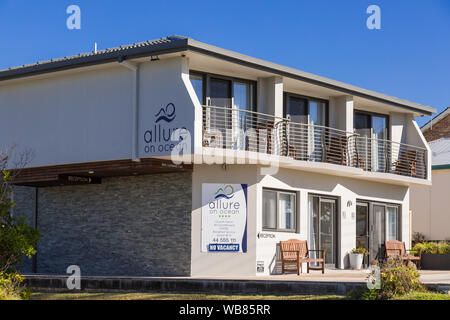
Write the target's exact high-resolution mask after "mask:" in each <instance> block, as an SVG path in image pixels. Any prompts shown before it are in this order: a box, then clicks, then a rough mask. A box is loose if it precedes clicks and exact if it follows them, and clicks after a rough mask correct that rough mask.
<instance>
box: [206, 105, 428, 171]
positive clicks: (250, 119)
mask: <svg viewBox="0 0 450 320" xmlns="http://www.w3.org/2000/svg"><path fill="white" fill-rule="evenodd" d="M203 146H204V147H213V148H223V149H231V150H245V151H254V152H259V153H266V154H273V155H280V156H288V157H291V158H293V159H296V160H302V161H315V162H326V163H332V164H338V165H343V166H351V167H357V168H362V169H363V170H366V171H372V172H387V173H395V174H399V175H405V176H412V177H418V178H423V179H426V174H427V171H426V170H427V163H426V160H427V159H426V149H424V148H420V147H416V146H411V145H407V144H402V143H397V142H393V141H389V140H383V139H375V138H368V137H364V136H361V135H359V134H356V133H353V132H347V131H343V130H339V129H334V128H329V127H324V126H319V125H314V124H308V123H298V122H293V121H291V120H290V119H289V118H281V117H275V116H272V115H268V114H264V113H260V112H253V111H247V110H240V109H237V108H226V107H215V106H203Z"/></svg>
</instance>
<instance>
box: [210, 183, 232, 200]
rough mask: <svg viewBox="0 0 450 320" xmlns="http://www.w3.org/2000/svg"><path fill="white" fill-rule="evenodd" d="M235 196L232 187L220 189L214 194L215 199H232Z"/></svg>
mask: <svg viewBox="0 0 450 320" xmlns="http://www.w3.org/2000/svg"><path fill="white" fill-rule="evenodd" d="M233 196H234V189H233V187H232V186H231V185H227V186H225V188H223V189H222V188H219V189H218V190H217V191H216V193H215V194H214V199H219V198H225V199H231V198H233Z"/></svg>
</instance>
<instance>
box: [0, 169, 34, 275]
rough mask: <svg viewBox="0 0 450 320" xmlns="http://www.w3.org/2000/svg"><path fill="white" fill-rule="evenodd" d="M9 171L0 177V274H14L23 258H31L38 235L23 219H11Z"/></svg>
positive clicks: (12, 204)
mask: <svg viewBox="0 0 450 320" xmlns="http://www.w3.org/2000/svg"><path fill="white" fill-rule="evenodd" d="M11 179H12V176H11V174H10V171H8V170H3V171H2V172H1V175H0V180H1V182H2V185H1V187H0V272H2V273H5V272H15V267H17V266H18V265H19V264H20V263H21V262H22V259H23V256H26V257H28V258H31V256H32V255H34V254H35V253H36V249H35V247H36V245H37V242H38V240H39V237H40V233H39V231H38V230H36V229H35V228H33V227H31V226H29V225H27V224H26V223H25V220H24V218H23V217H13V216H12V215H11V208H13V207H14V206H15V203H14V202H13V201H11V198H12V197H11V194H12V187H11V186H10V184H9V183H10V181H11Z"/></svg>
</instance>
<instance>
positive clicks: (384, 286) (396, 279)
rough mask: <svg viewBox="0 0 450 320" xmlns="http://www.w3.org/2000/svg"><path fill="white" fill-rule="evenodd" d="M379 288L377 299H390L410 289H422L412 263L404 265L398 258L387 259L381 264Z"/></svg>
mask: <svg viewBox="0 0 450 320" xmlns="http://www.w3.org/2000/svg"><path fill="white" fill-rule="evenodd" d="M380 271H381V289H380V291H379V292H378V297H377V298H378V299H381V300H384V299H391V298H392V297H394V296H402V295H405V294H408V293H409V292H411V291H424V290H425V289H424V287H423V285H422V283H421V282H420V280H419V276H420V275H419V273H418V272H417V269H416V266H415V265H414V264H413V263H411V262H410V263H408V265H404V264H403V261H401V260H399V259H389V260H387V261H386V262H385V263H383V264H382V265H381V270H380Z"/></svg>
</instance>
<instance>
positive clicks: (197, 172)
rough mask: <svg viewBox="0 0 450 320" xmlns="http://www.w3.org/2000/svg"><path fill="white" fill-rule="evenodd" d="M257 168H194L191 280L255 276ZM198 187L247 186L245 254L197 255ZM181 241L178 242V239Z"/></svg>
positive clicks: (199, 214) (250, 166)
mask: <svg viewBox="0 0 450 320" xmlns="http://www.w3.org/2000/svg"><path fill="white" fill-rule="evenodd" d="M256 174H257V167H256V166H255V165H240V166H238V165H233V166H227V170H224V169H223V167H222V166H221V165H194V172H193V175H192V235H191V248H192V249H191V261H192V263H191V274H192V276H254V275H255V273H256V262H255V261H256V233H255V231H256V225H255V222H256V207H255V205H254V204H255V203H256V201H257V186H256ZM202 183H236V184H247V185H248V187H247V191H248V193H247V197H248V198H247V202H248V207H247V208H248V211H247V252H246V253H239V252H201V221H202V208H201V207H202ZM180 241H182V239H180Z"/></svg>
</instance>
